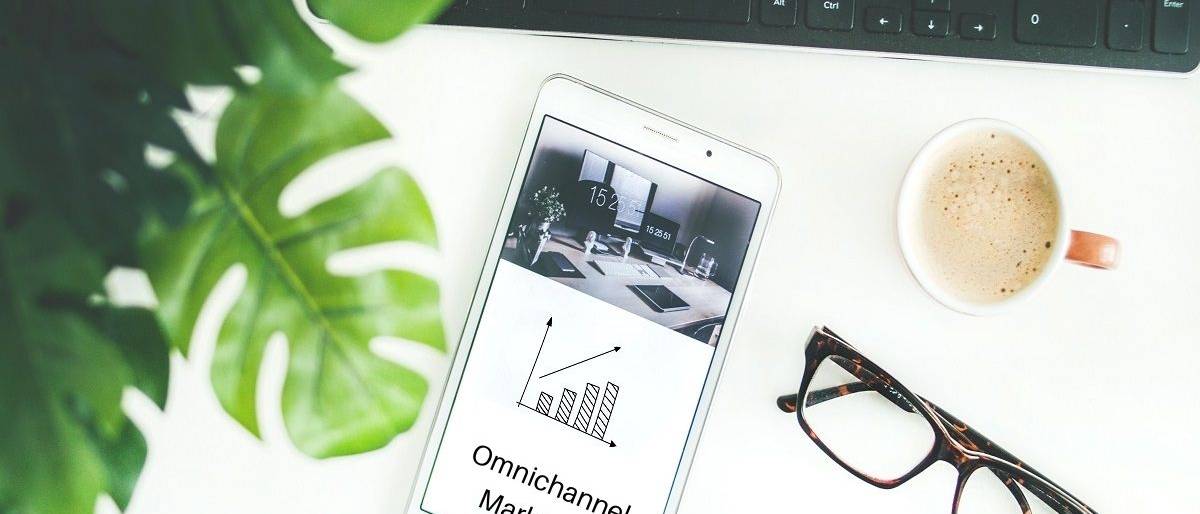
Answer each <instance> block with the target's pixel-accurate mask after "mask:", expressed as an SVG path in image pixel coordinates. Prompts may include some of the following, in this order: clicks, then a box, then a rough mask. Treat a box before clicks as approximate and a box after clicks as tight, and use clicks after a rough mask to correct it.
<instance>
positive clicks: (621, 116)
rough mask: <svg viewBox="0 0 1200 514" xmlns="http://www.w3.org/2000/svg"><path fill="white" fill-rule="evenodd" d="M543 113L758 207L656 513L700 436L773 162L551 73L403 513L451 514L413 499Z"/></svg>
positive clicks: (676, 491) (671, 505) (774, 192)
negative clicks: (676, 463) (676, 462)
mask: <svg viewBox="0 0 1200 514" xmlns="http://www.w3.org/2000/svg"><path fill="white" fill-rule="evenodd" d="M546 115H551V116H553V117H555V118H558V119H560V120H563V121H566V122H568V123H570V124H572V125H575V126H577V127H580V128H583V129H585V130H588V131H590V132H593V133H596V134H601V135H604V136H607V137H609V138H610V139H612V140H614V141H616V142H618V143H619V144H622V145H624V146H627V147H630V148H632V149H634V150H637V151H639V152H641V153H644V154H646V155H650V156H653V157H654V158H656V159H658V160H661V161H663V162H665V163H667V164H670V165H672V166H675V167H677V168H679V169H682V170H686V171H687V172H689V173H691V174H693V175H696V176H698V177H700V178H702V179H706V180H709V181H711V182H713V183H715V184H717V185H719V186H721V187H725V188H727V189H730V190H732V191H735V192H737V193H740V194H742V195H745V196H747V197H750V198H752V199H754V200H756V201H758V202H759V203H760V204H761V206H762V207H761V210H760V211H759V217H758V220H757V222H756V223H755V225H754V231H753V233H752V235H751V237H750V243H749V245H748V248H747V250H746V257H745V263H744V264H743V267H742V269H743V272H742V273H741V275H740V276H739V277H738V281H737V284H736V285H735V287H734V294H733V297H732V300H731V302H730V307H729V312H728V314H727V316H726V323H725V327H726V328H725V329H724V330H723V331H722V333H721V335H720V339H719V340H718V344H717V348H716V350H715V353H714V356H713V359H712V362H711V363H710V365H709V369H708V374H707V375H706V376H707V378H706V379H705V383H704V387H703V389H702V390H701V393H700V398H699V400H698V402H697V405H696V412H695V415H694V416H693V418H692V424H691V426H690V427H689V432H688V436H687V439H686V440H685V442H684V448H683V452H682V454H681V455H680V461H679V466H678V467H677V468H676V473H675V476H674V477H673V480H672V485H671V490H670V491H669V493H668V496H667V502H666V505H665V508H664V511H663V512H666V513H670V512H675V511H676V510H678V507H679V501H680V499H681V497H682V493H683V489H684V485H685V482H686V480H687V476H688V473H689V471H690V469H691V464H692V461H693V459H694V457H695V453H696V448H697V445H698V443H699V439H700V434H701V432H702V429H703V427H704V423H705V421H706V419H707V416H708V412H709V408H710V406H711V405H712V399H713V394H714V392H715V390H716V388H717V385H718V383H719V381H720V375H721V370H722V368H723V366H724V363H725V358H726V356H727V355H728V352H729V348H730V344H729V342H730V341H731V340H732V339H733V337H734V336H735V335H736V329H737V322H738V319H739V318H740V317H741V312H742V307H744V306H745V303H746V302H745V299H746V294H747V286H748V284H749V281H750V279H751V278H752V275H753V270H754V263H755V261H756V260H757V257H758V253H759V250H760V248H761V246H762V243H763V239H764V234H765V233H766V227H767V226H768V225H769V222H770V219H771V215H772V213H773V212H774V207H775V203H776V201H777V199H778V195H779V189H780V182H781V175H780V172H779V168H778V166H776V165H775V163H774V162H772V161H771V160H770V159H769V158H767V157H766V156H763V155H761V154H759V153H757V152H754V151H752V150H749V149H747V148H745V147H742V146H740V145H738V144H736V143H733V142H730V141H727V140H725V139H722V138H720V137H718V136H715V135H713V134H710V133H708V132H705V131H703V130H700V129H698V128H695V127H693V126H691V125H688V124H686V123H683V122H680V121H678V120H675V119H673V118H671V117H669V116H666V115H664V114H661V113H659V112H656V111H654V110H651V109H649V108H646V107H644V106H642V105H639V104H637V103H634V102H631V101H629V100H626V99H624V98H621V97H619V96H616V95H614V94H612V93H609V92H607V91H604V90H602V89H600V88H597V87H595V86H592V85H590V84H587V83H585V82H582V81H580V80H578V79H576V78H574V77H570V76H568V75H562V74H556V75H551V76H550V77H547V78H546V80H545V81H544V82H543V83H542V87H541V89H540V90H539V92H538V96H537V100H536V102H535V105H534V109H533V112H532V114H531V115H530V121H529V125H528V127H527V128H526V132H525V136H524V140H523V142H522V144H521V151H520V154H519V157H518V159H517V162H516V164H515V165H514V167H513V172H512V175H511V177H510V179H509V186H508V188H507V191H506V194H505V200H504V205H503V208H502V209H501V210H500V214H499V217H498V218H497V221H496V227H495V229H494V230H493V233H492V240H491V242H490V244H489V247H488V253H487V257H486V258H485V260H484V265H483V270H482V272H481V273H480V276H479V282H478V284H477V286H476V289H475V294H474V296H473V298H472V300H471V307H470V309H469V310H468V313H467V318H466V321H465V323H464V325H463V330H462V332H461V335H460V341H459V344H458V346H457V347H456V349H455V353H454V358H453V361H452V363H451V366H450V372H449V373H448V375H447V377H446V382H445V384H444V387H443V388H442V394H441V397H440V398H439V402H438V407H437V410H436V413H435V415H434V421H433V424H432V427H431V429H430V433H429V437H428V439H427V441H426V443H425V446H424V451H423V452H422V455H421V461H420V465H419V467H418V468H417V473H416V478H415V480H414V483H413V488H412V491H411V494H410V496H409V500H408V507H407V508H406V509H405V512H406V513H409V514H451V513H441V512H439V513H433V512H430V511H427V510H424V508H423V506H422V505H421V503H422V501H423V500H424V496H425V493H426V489H427V485H428V483H429V478H430V475H431V473H432V471H433V463H434V460H435V456H436V455H437V452H438V450H439V449H440V447H441V441H442V435H443V433H444V432H445V429H446V424H447V422H448V420H449V415H450V411H451V409H452V403H453V398H454V395H455V393H456V392H457V390H458V387H459V385H460V383H461V381H462V376H463V370H464V368H465V365H466V361H467V356H468V355H469V353H470V350H471V346H472V345H473V344H474V334H475V332H476V329H477V327H478V324H479V318H480V316H481V315H482V313H483V307H484V305H485V304H486V301H487V298H488V294H489V292H490V288H491V284H492V278H493V276H494V275H495V272H496V267H497V266H498V265H499V261H500V251H501V249H502V248H503V245H504V237H505V229H506V228H507V226H508V220H509V219H510V218H511V216H512V214H513V210H514V209H515V207H516V203H517V199H518V198H517V197H518V195H519V193H520V187H521V184H522V183H523V182H524V177H525V173H526V171H527V167H528V165H529V160H530V158H531V157H532V154H533V150H534V146H535V145H534V143H535V142H536V140H537V136H538V133H539V131H540V130H541V127H542V120H543V118H544V117H545V116H546Z"/></svg>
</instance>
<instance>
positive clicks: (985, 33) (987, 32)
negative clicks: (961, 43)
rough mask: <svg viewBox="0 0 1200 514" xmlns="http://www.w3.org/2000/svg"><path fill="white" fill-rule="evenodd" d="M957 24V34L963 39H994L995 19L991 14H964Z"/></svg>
mask: <svg viewBox="0 0 1200 514" xmlns="http://www.w3.org/2000/svg"><path fill="white" fill-rule="evenodd" d="M958 23H959V25H958V33H959V35H961V36H962V38H963V39H984V40H988V41H992V40H994V39H996V17H995V16H993V15H991V14H974V13H964V14H963V15H962V18H959V20H958Z"/></svg>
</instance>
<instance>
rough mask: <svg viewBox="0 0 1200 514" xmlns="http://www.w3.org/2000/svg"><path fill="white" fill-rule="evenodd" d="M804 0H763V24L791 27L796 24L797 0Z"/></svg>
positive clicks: (760, 10)
mask: <svg viewBox="0 0 1200 514" xmlns="http://www.w3.org/2000/svg"><path fill="white" fill-rule="evenodd" d="M802 1H804V0H761V3H760V8H759V12H761V13H762V22H763V25H772V26H776V27H791V26H792V25H795V24H796V12H797V11H798V9H796V2H802Z"/></svg>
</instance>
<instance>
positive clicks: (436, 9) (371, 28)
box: [308, 0, 450, 43]
mask: <svg viewBox="0 0 1200 514" xmlns="http://www.w3.org/2000/svg"><path fill="white" fill-rule="evenodd" d="M449 4H450V0H308V7H309V9H311V10H312V12H313V14H316V15H317V16H320V17H321V18H324V19H326V20H328V21H329V22H330V23H333V24H334V25H337V26H338V27H340V28H341V29H342V30H345V31H346V32H349V33H350V34H351V35H353V36H354V37H357V38H359V39H362V40H364V41H370V42H372V43H382V42H384V41H388V40H391V39H392V38H394V37H396V36H399V35H400V34H401V33H402V32H404V31H405V30H408V28H409V27H412V26H413V25H415V24H417V23H424V22H426V21H429V20H431V19H433V18H434V17H435V16H437V15H438V14H439V13H441V12H442V9H445V8H446V6H447V5H449Z"/></svg>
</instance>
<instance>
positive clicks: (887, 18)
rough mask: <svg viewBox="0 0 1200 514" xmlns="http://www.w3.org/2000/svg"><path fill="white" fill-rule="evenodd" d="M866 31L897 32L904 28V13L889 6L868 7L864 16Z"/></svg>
mask: <svg viewBox="0 0 1200 514" xmlns="http://www.w3.org/2000/svg"><path fill="white" fill-rule="evenodd" d="M864 22H865V25H866V29H867V32H878V33H882V34H899V33H900V32H903V30H904V14H903V13H901V12H900V9H892V8H890V7H868V8H867V15H866V18H864Z"/></svg>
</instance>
